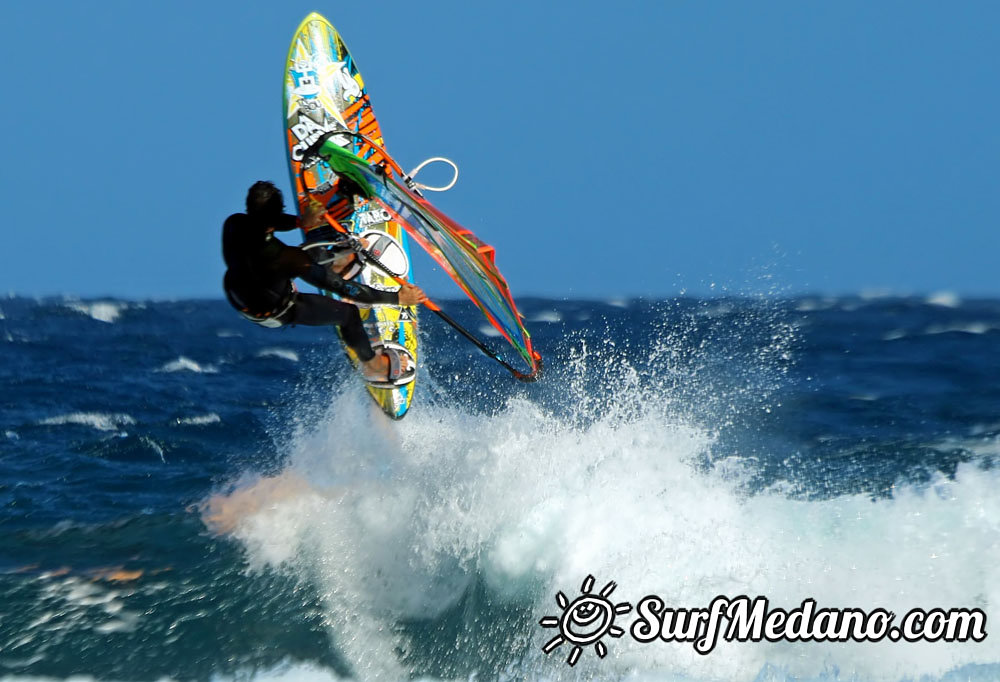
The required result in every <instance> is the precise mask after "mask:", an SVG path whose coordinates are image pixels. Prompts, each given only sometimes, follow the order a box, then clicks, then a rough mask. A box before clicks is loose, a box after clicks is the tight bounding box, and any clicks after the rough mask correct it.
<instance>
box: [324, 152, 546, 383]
mask: <svg viewBox="0 0 1000 682" xmlns="http://www.w3.org/2000/svg"><path fill="white" fill-rule="evenodd" d="M317 147H318V149H316V150H315V153H317V154H318V155H319V156H320V157H322V158H323V159H324V160H325V161H326V162H327V164H329V165H330V167H331V168H332V169H333V170H334V171H335V172H336V173H337V174H338V175H340V176H341V177H344V178H348V179H349V180H350V182H351V183H353V184H355V185H357V189H358V191H359V192H360V193H361V194H362V195H363V196H364V197H365V198H367V199H373V200H375V201H377V202H378V203H379V204H380V205H381V206H382V207H383V208H384V209H385V210H387V211H388V212H389V213H390V214H391V215H392V216H393V219H394V220H396V221H398V222H399V223H401V224H402V225H403V226H404V227H405V228H406V230H407V232H408V233H409V234H410V236H412V237H413V238H414V239H415V240H416V241H417V243H419V244H420V245H421V246H422V247H424V249H425V250H426V251H427V252H428V253H429V254H430V255H431V257H432V258H434V260H435V261H437V263H438V264H439V265H440V266H441V267H442V268H444V270H445V271H446V272H447V273H448V274H449V275H450V276H451V278H452V279H453V280H455V282H456V284H458V286H459V287H460V288H461V289H462V291H464V292H465V294H466V295H467V296H468V297H469V298H470V299H471V300H472V302H473V303H475V304H476V306H477V307H478V308H479V310H480V311H481V312H482V313H483V315H484V316H485V317H486V319H487V320H488V321H489V322H490V324H491V325H493V327H494V328H496V330H497V331H498V332H500V334H501V335H502V336H503V338H504V339H506V341H507V342H508V343H509V344H510V345H511V346H512V347H513V348H514V349H515V350H516V351H517V353H518V354H519V355H520V356H521V358H522V359H523V360H524V362H525V363H526V365H527V368H528V370H527V371H526V372H524V373H522V374H521V375H520V378H522V379H533V378H535V376H536V375H537V373H538V371H539V369H540V360H541V358H540V356H539V355H538V353H537V352H535V350H534V349H533V348H532V345H531V336H530V334H529V333H528V330H527V329H525V327H524V324H522V322H521V315H520V313H518V311H517V306H516V305H515V303H514V299H513V297H512V296H511V294H510V289H509V288H508V286H507V281H506V280H505V279H504V278H503V275H501V274H500V271H499V270H498V269H497V267H496V263H495V261H494V257H495V252H494V249H493V247H492V246H490V245H488V244H486V243H484V242H483V241H481V240H480V239H479V238H478V237H476V235H474V234H473V233H472V232H470V231H469V230H467V229H465V228H463V227H462V226H461V225H459V224H458V223H456V222H455V221H453V220H452V219H451V218H449V217H448V216H446V215H445V214H444V213H442V212H441V211H439V210H438V209H437V208H435V207H434V206H433V205H431V203H430V202H428V201H427V200H426V199H424V198H423V197H422V196H420V195H419V194H417V193H416V192H414V191H413V190H411V189H410V188H409V187H407V186H406V185H405V184H403V183H402V182H401V181H399V180H397V179H396V177H395V175H394V173H393V171H392V169H391V168H389V167H386V166H384V165H383V166H379V167H375V166H372V165H369V164H368V163H367V162H365V161H364V160H362V159H361V158H359V157H358V156H356V155H355V154H352V153H351V152H350V151H348V150H346V149H344V148H343V147H341V146H340V145H338V144H337V143H336V142H335V141H334V140H332V139H326V140H324V141H323V142H322V144H320V145H317ZM381 155H382V156H383V157H384V158H385V159H388V160H389V161H390V162H391V159H389V157H388V155H386V154H385V153H384V151H382V154H381ZM393 165H394V166H395V164H394V163H393ZM395 168H396V173H397V174H400V175H401V174H402V172H401V171H400V170H399V167H398V166H395Z"/></svg>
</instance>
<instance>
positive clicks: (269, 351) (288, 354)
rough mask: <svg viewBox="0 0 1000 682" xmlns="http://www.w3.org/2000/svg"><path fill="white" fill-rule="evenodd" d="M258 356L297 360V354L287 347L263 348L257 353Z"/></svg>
mask: <svg viewBox="0 0 1000 682" xmlns="http://www.w3.org/2000/svg"><path fill="white" fill-rule="evenodd" d="M257 357H258V358H281V359H282V360H288V361H289V362H298V361H299V354H298V353H296V352H295V351H293V350H288V349H287V348H264V349H263V350H261V351H259V352H258V353H257Z"/></svg>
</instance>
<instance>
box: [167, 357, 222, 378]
mask: <svg viewBox="0 0 1000 682" xmlns="http://www.w3.org/2000/svg"><path fill="white" fill-rule="evenodd" d="M156 371H157V372H195V373H197V374H218V373H219V369H218V368H217V367H215V366H214V365H200V364H198V363H197V362H195V361H194V360H192V359H191V358H188V357H185V356H183V355H182V356H180V357H179V358H177V359H176V360H172V361H170V362H168V363H167V364H165V365H163V366H162V367H160V368H159V369H157V370H156Z"/></svg>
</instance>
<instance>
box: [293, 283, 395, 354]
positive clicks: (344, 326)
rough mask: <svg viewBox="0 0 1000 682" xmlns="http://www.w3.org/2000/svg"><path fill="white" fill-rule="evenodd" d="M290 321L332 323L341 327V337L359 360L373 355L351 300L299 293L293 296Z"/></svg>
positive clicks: (316, 325)
mask: <svg viewBox="0 0 1000 682" xmlns="http://www.w3.org/2000/svg"><path fill="white" fill-rule="evenodd" d="M292 324H304V325H306V326H309V327H321V326H326V325H335V326H337V327H340V333H341V334H342V335H343V337H344V341H345V342H346V343H347V345H348V346H350V347H351V349H352V350H353V351H354V352H355V353H357V354H358V358H359V359H360V360H361V361H362V362H368V361H369V360H371V359H372V358H374V357H375V351H374V350H372V344H371V342H370V341H369V340H368V334H367V333H366V332H365V328H364V325H362V324H361V314H360V313H359V312H358V307H357V306H355V305H351V304H350V303H344V302H343V301H335V300H333V299H332V298H327V297H326V296H320V295H319V294H298V295H297V296H296V297H295V317H294V318H293V320H292Z"/></svg>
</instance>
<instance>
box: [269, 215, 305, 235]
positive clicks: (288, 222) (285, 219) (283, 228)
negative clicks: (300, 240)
mask: <svg viewBox="0 0 1000 682" xmlns="http://www.w3.org/2000/svg"><path fill="white" fill-rule="evenodd" d="M298 227H299V219H298V217H297V216H293V215H290V214H288V213H282V214H281V217H280V218H278V219H276V220H275V221H274V225H273V229H274V231H275V232H288V231H290V230H295V229H297V228H298Z"/></svg>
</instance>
